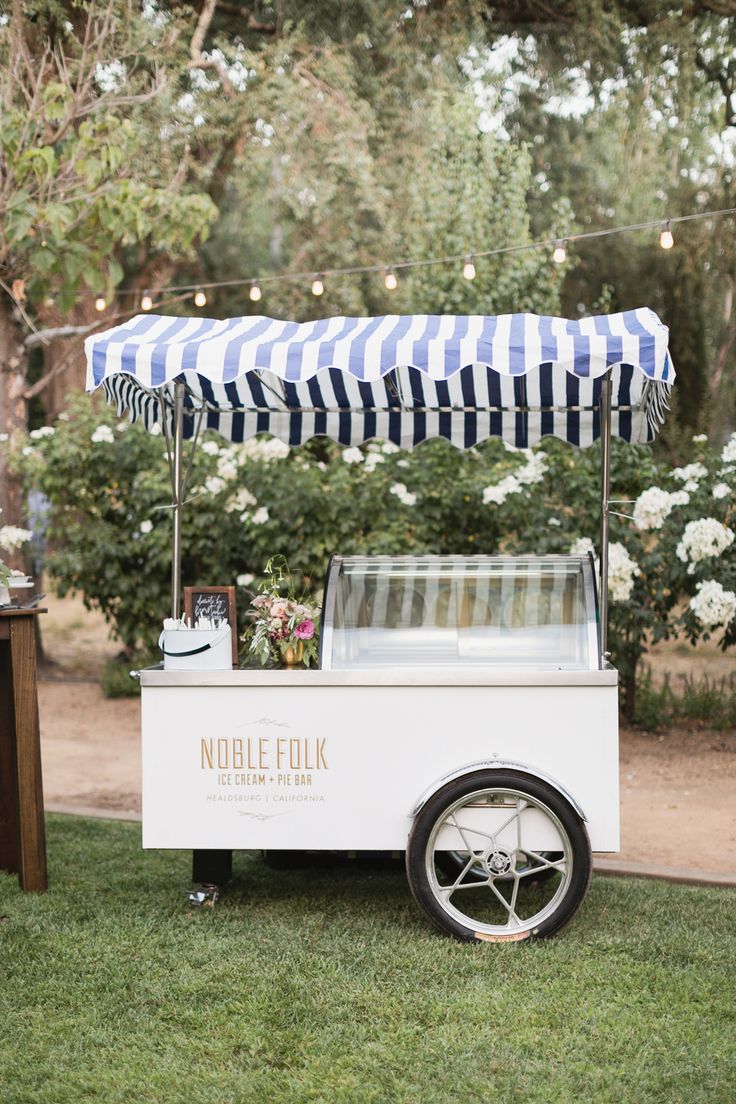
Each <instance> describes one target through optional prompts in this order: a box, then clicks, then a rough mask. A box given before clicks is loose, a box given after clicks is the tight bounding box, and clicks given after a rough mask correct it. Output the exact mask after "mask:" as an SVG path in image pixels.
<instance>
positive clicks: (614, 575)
mask: <svg viewBox="0 0 736 1104" xmlns="http://www.w3.org/2000/svg"><path fill="white" fill-rule="evenodd" d="M636 575H641V569H640V568H639V565H638V564H637V563H636V562H635V561H634V560H632V558H631V556H630V555H629V553H628V552H627V551H626V549H625V548H624V546H623V545H622V544H619V543H618V542H614V543H613V544H611V545H610V546H609V549H608V593H609V594H610V596H611V600H612V601H613V602H627V601H628V600H629V598H630V597H631V592H632V590H633V589H634V578H635V576H636Z"/></svg>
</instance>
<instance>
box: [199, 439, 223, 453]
mask: <svg viewBox="0 0 736 1104" xmlns="http://www.w3.org/2000/svg"><path fill="white" fill-rule="evenodd" d="M200 448H201V449H202V452H203V453H204V454H205V456H217V455H218V453H219V451H220V446H219V445H218V444H217V441H203V442H202V444H201V445H200Z"/></svg>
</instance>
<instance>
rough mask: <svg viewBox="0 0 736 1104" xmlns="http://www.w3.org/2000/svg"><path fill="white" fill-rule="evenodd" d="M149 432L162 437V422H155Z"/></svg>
mask: <svg viewBox="0 0 736 1104" xmlns="http://www.w3.org/2000/svg"><path fill="white" fill-rule="evenodd" d="M148 432H149V433H150V434H151V436H152V437H160V436H161V434H162V433H163V430H162V429H161V423H160V422H154V423H153V425H152V426H151V428H150V429H149V431H148Z"/></svg>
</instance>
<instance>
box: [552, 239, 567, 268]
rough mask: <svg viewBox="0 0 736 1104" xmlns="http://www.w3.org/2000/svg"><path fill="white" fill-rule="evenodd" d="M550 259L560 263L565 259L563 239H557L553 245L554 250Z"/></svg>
mask: <svg viewBox="0 0 736 1104" xmlns="http://www.w3.org/2000/svg"><path fill="white" fill-rule="evenodd" d="M552 260H553V261H554V262H555V264H562V263H563V261H565V260H567V250H566V249H565V243H564V241H558V243H557V245H556V246H555V251H554V253H553V254H552Z"/></svg>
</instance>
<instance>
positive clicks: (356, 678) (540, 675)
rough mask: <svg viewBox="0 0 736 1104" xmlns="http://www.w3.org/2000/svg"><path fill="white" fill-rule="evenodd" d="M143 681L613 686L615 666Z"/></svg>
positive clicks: (244, 674) (175, 676) (161, 675)
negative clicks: (540, 669) (543, 669)
mask: <svg viewBox="0 0 736 1104" xmlns="http://www.w3.org/2000/svg"><path fill="white" fill-rule="evenodd" d="M140 676H141V685H142V686H146V687H149V686H279V687H286V686H300V687H315V686H512V687H513V686H519V687H521V686H617V685H618V671H617V670H616V668H615V667H611V666H609V667H607V668H606V670H603V671H557V670H555V671H534V670H530V671H524V670H519V669H511V668H509V669H506V670H488V669H486V670H469V669H467V668H466V669H465V670H459V669H457V668H453V667H434V668H433V667H420V668H413V667H405V668H402V669H396V668H395V669H393V670H385V669H383V668H381V669H378V670H350V671H308V670H306V669H304V670H296V671H293V670H263V671H258V670H252V669H249V670H244V671H241V670H232V671H163V670H160V669H158V670H143V671H141V672H140Z"/></svg>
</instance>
